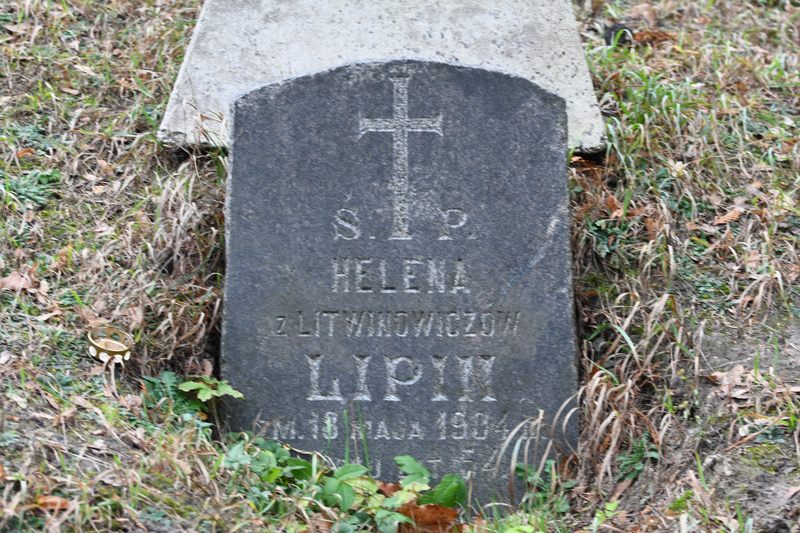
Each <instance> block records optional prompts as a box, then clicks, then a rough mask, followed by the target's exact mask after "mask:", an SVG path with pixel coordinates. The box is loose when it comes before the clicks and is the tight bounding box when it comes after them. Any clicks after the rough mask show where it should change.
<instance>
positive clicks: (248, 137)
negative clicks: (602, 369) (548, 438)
mask: <svg viewBox="0 0 800 533" xmlns="http://www.w3.org/2000/svg"><path fill="white" fill-rule="evenodd" d="M564 107H565V106H564V101H563V100H562V99H561V98H559V97H557V96H554V95H552V94H550V93H547V92H545V91H543V90H541V89H539V88H538V87H537V86H535V85H533V84H532V83H530V82H529V81H526V80H523V79H520V78H514V77H510V76H507V75H504V74H499V73H495V72H488V71H484V70H479V69H471V68H463V67H454V66H449V65H444V64H437V63H423V62H415V61H398V62H391V63H382V64H363V65H352V66H346V67H342V68H338V69H336V70H332V71H329V72H323V73H321V74H318V75H314V76H308V77H302V78H298V79H294V80H289V81H286V82H284V83H280V84H277V85H271V86H268V87H265V88H263V89H260V90H257V91H255V92H252V93H250V94H248V95H246V96H244V97H243V98H241V99H240V100H239V101H238V103H237V105H236V109H235V116H234V139H233V143H232V150H233V152H232V175H231V179H230V182H229V191H228V214H227V235H228V252H227V253H228V256H227V257H228V261H227V276H226V286H225V322H224V332H223V360H222V375H223V377H224V378H226V379H228V380H229V381H230V382H231V383H232V385H233V386H234V387H235V388H237V389H238V390H240V391H241V392H243V393H244V395H245V400H243V401H239V402H235V403H234V404H231V405H230V406H229V415H230V417H231V419H232V423H233V425H234V427H237V428H242V429H250V428H253V427H256V426H257V427H260V428H265V433H266V435H267V436H268V437H274V438H278V439H281V440H284V441H286V442H289V443H290V444H292V445H294V446H295V447H297V448H300V449H304V450H318V451H322V452H324V453H326V454H328V455H330V456H332V457H334V458H336V459H338V460H340V461H341V460H343V459H344V458H345V457H346V456H349V458H350V460H351V461H352V460H356V459H360V460H362V461H365V460H368V461H369V463H370V466H371V467H372V468H373V473H374V474H375V475H377V476H379V477H380V478H382V479H386V480H390V479H394V478H396V477H397V472H396V470H395V468H394V462H393V460H392V458H393V457H394V456H397V455H401V454H410V455H413V456H415V457H416V458H417V459H419V460H420V461H422V462H423V463H424V464H426V465H427V466H428V467H429V468H430V469H431V470H432V471H433V473H434V475H435V476H436V477H440V476H441V475H443V474H445V473H450V472H456V473H461V474H469V473H471V474H472V476H473V478H474V479H475V480H476V484H475V487H476V491H477V492H476V493H477V494H478V495H481V496H482V498H483V500H484V501H486V499H487V498H488V497H491V496H493V495H494V491H495V490H497V491H499V490H501V489H502V487H505V486H507V485H506V484H505V482H501V479H502V478H503V476H502V475H501V476H499V477H498V478H495V477H494V476H493V475H492V473H493V471H494V468H495V464H496V462H497V456H498V452H499V451H500V450H501V449H502V448H503V444H504V442H505V441H507V440H508V441H510V442H511V444H510V446H509V447H508V449H507V451H506V454H505V455H506V457H505V458H504V462H505V463H506V464H508V461H509V457H510V456H511V450H512V449H513V446H514V442H515V441H516V440H518V439H525V438H526V437H525V430H524V429H523V430H520V431H518V432H516V433H512V430H514V428H515V427H516V426H518V424H520V423H521V422H523V421H524V420H526V418H528V417H536V416H538V415H539V412H540V410H542V411H543V413H544V419H545V420H551V419H552V417H553V416H554V415H555V414H556V413H557V411H558V410H559V408H560V407H561V406H562V403H563V402H565V401H567V400H568V399H569V398H570V397H571V396H572V395H573V394H574V393H575V389H576V370H575V353H576V352H575V341H574V326H573V314H572V286H571V274H570V247H569V216H568V196H567V187H566V185H567V178H566V163H565V160H566V150H567V144H566V142H567V141H566V114H565V109H564ZM562 414H563V413H562ZM256 421H257V422H256ZM254 422H256V423H255V424H254ZM556 426H557V427H556V428H555V436H554V437H553V438H552V442H553V443H554V444H557V445H562V447H563V445H564V444H570V443H573V442H574V439H575V435H576V423H575V420H574V418H573V419H572V421H571V422H569V423H567V424H565V425H564V426H562V425H561V423H560V422H559V423H558V424H556ZM509 435H511V436H510V437H509ZM365 450H366V452H365ZM367 456H368V457H367Z"/></svg>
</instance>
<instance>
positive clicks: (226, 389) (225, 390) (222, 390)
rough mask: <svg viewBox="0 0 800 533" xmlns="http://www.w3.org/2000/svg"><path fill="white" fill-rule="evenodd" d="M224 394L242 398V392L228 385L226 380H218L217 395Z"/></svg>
mask: <svg viewBox="0 0 800 533" xmlns="http://www.w3.org/2000/svg"><path fill="white" fill-rule="evenodd" d="M226 394H227V395H228V396H232V397H234V398H244V394H242V393H241V392H239V391H238V390H236V389H234V388H233V387H231V386H230V385H228V383H227V382H226V381H220V383H219V386H218V387H217V396H224V395H226Z"/></svg>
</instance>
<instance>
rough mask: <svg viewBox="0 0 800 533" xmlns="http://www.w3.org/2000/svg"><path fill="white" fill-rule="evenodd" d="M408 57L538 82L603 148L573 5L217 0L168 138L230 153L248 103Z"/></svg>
mask: <svg viewBox="0 0 800 533" xmlns="http://www.w3.org/2000/svg"><path fill="white" fill-rule="evenodd" d="M401 59H412V60H420V61H433V62H439V63H446V64H450V65H454V66H465V67H476V68H482V69H486V70H490V71H496V72H499V73H504V74H510V75H513V76H518V77H522V78H525V79H528V80H530V81H532V82H533V83H535V84H537V85H538V86H539V87H541V88H542V89H544V90H546V91H549V92H553V93H555V94H557V95H559V96H561V97H562V98H564V100H565V101H566V104H567V115H568V130H569V145H570V147H572V148H575V149H577V150H578V151H582V152H594V151H598V150H601V149H602V148H603V147H604V141H605V139H604V132H605V129H604V126H603V120H602V117H601V116H600V111H599V108H598V106H597V100H596V98H595V94H594V90H593V88H592V83H591V80H590V77H589V72H588V69H587V66H586V60H585V58H584V54H583V49H582V47H581V45H580V42H579V39H578V29H577V23H576V21H575V17H574V14H573V12H572V6H571V3H570V2H569V0H535V1H533V2H531V1H529V0H490V1H487V0H440V1H438V2H429V1H427V0H405V1H404V2H393V1H388V0H381V1H374V0H372V1H370V0H326V1H324V2H320V1H319V0H206V2H205V4H204V6H203V9H202V11H201V13H200V17H199V20H198V22H197V26H196V28H195V31H194V34H193V36H192V40H191V43H190V45H189V48H188V50H187V53H186V57H185V59H184V63H183V65H182V67H181V70H180V72H179V74H178V79H177V81H176V83H175V86H174V88H173V92H172V95H171V97H170V101H169V104H168V106H167V110H166V112H165V114H164V119H163V121H162V123H161V127H160V129H159V138H161V139H162V140H164V141H165V142H169V143H172V144H178V145H198V144H206V145H214V146H228V145H229V138H230V117H231V106H232V104H233V103H234V101H235V100H236V99H237V98H238V97H239V96H241V95H243V94H245V93H248V92H250V91H252V90H254V89H256V88H258V87H262V86H264V85H268V84H272V83H276V82H280V81H284V80H288V79H293V78H297V77H300V76H306V75H310V74H315V73H318V72H323V71H326V70H330V69H333V68H336V67H340V66H344V65H350V64H355V63H371V62H379V61H388V60H401Z"/></svg>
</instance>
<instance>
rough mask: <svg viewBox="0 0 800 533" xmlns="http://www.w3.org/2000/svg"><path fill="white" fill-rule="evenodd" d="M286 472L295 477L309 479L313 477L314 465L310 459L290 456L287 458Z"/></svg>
mask: <svg viewBox="0 0 800 533" xmlns="http://www.w3.org/2000/svg"><path fill="white" fill-rule="evenodd" d="M285 471H286V473H287V474H288V475H289V476H291V477H293V478H295V479H308V478H310V477H311V471H312V466H311V463H309V462H308V461H304V460H303V459H298V458H297V457H290V458H289V459H287V460H286V470H285Z"/></svg>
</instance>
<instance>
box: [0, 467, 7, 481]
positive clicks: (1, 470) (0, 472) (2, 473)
mask: <svg viewBox="0 0 800 533" xmlns="http://www.w3.org/2000/svg"><path fill="white" fill-rule="evenodd" d="M6 479H8V478H7V477H6V469H5V467H4V466H3V463H0V483H3V482H4V481H5V480H6Z"/></svg>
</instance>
